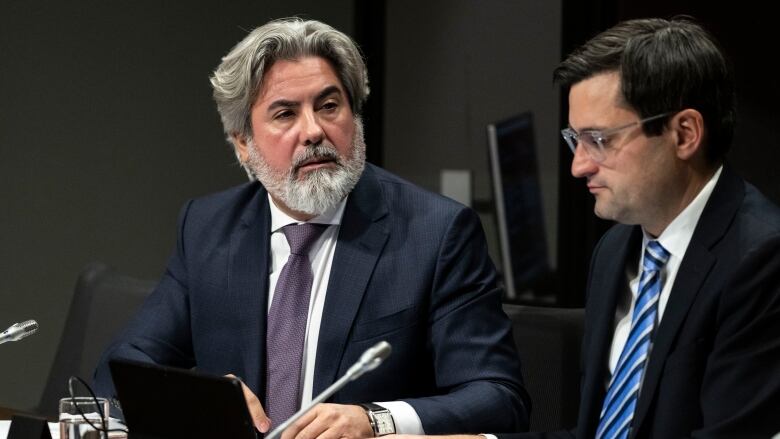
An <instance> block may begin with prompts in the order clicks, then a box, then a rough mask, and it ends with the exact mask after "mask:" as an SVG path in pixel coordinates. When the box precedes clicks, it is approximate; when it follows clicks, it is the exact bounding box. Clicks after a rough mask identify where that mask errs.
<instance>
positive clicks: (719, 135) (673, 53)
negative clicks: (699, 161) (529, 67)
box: [553, 17, 736, 163]
mask: <svg viewBox="0 0 780 439" xmlns="http://www.w3.org/2000/svg"><path fill="white" fill-rule="evenodd" d="M610 71H618V72H619V73H620V82H621V91H622V95H623V98H624V100H625V102H626V103H627V104H628V105H630V106H631V107H632V108H633V109H635V110H636V111H637V113H639V116H640V117H642V118H645V117H649V116H654V115H656V114H661V113H665V112H669V111H672V112H674V111H679V110H683V109H686V108H693V109H695V110H697V111H699V112H700V113H701V114H702V116H703V117H704V126H705V152H706V156H707V158H708V160H709V161H710V162H711V163H712V162H718V161H720V160H722V159H723V157H724V156H725V154H726V152H727V151H728V149H729V147H730V146H731V140H732V137H733V135H734V122H735V119H736V103H735V96H734V81H733V75H732V72H731V66H730V64H729V61H728V60H727V59H726V57H725V55H724V54H723V52H722V51H721V49H720V48H719V47H718V43H717V42H716V41H715V38H714V37H713V36H712V35H711V34H710V33H709V32H707V31H706V30H705V29H704V28H703V27H701V26H700V25H698V24H696V23H694V22H693V21H691V19H690V18H689V17H675V18H673V19H671V20H664V19H660V18H648V19H637V20H629V21H624V22H622V23H619V24H617V25H615V26H614V27H612V28H610V29H608V30H606V31H604V32H602V33H600V34H599V35H597V36H595V37H593V38H592V39H591V40H590V41H588V42H587V43H585V44H584V45H582V46H581V47H580V48H578V49H576V50H575V51H574V52H572V53H571V54H570V55H569V56H568V57H567V58H566V59H565V60H564V61H563V62H562V63H561V64H560V65H558V67H557V68H556V69H555V71H554V72H553V80H554V81H555V82H556V83H558V84H561V85H563V86H564V87H571V86H572V85H574V84H576V83H578V82H580V81H582V80H585V79H588V78H590V77H592V76H594V75H596V74H599V73H605V72H610ZM670 116H671V114H670ZM667 121H668V117H666V118H661V119H659V120H656V121H651V122H647V123H645V125H644V126H643V127H642V129H643V130H644V132H645V134H647V135H659V134H661V132H663V129H664V126H665V124H666V122H667Z"/></svg>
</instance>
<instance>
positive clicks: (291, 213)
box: [271, 195, 317, 222]
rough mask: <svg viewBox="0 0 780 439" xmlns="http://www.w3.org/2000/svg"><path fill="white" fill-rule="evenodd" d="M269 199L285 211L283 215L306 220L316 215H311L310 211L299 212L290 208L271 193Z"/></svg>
mask: <svg viewBox="0 0 780 439" xmlns="http://www.w3.org/2000/svg"><path fill="white" fill-rule="evenodd" d="M271 200H272V201H273V202H274V205H275V206H276V207H278V208H279V210H281V211H282V212H284V213H285V215H287V216H289V217H290V218H293V219H295V220H297V221H303V222H306V221H309V220H310V219H312V218H314V217H315V216H317V215H312V214H310V213H306V212H300V211H297V210H294V209H290V208H289V207H287V205H286V204H284V203H283V202H282V201H281V200H279V199H278V198H276V197H275V196H273V195H271Z"/></svg>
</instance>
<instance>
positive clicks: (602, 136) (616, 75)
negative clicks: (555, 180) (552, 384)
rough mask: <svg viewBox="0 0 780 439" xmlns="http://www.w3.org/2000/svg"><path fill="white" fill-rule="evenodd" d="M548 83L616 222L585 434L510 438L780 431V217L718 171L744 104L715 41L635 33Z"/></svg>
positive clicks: (595, 319)
mask: <svg viewBox="0 0 780 439" xmlns="http://www.w3.org/2000/svg"><path fill="white" fill-rule="evenodd" d="M554 78H555V81H556V82H557V83H559V84H562V85H563V86H565V87H567V88H568V89H569V127H568V128H566V129H564V130H563V131H562V134H563V138H564V139H565V140H566V142H567V143H568V145H569V147H570V149H571V151H572V152H573V153H574V160H573V162H572V167H571V171H572V174H573V175H574V176H575V177H578V178H583V179H584V180H585V182H586V184H587V187H588V189H589V190H590V192H591V193H592V194H593V196H594V197H595V212H596V215H598V216H599V217H601V218H605V219H610V220H614V221H616V222H618V223H620V224H617V225H616V226H614V227H613V228H612V229H611V230H610V231H609V232H607V234H606V235H605V236H604V237H603V238H602V239H601V241H600V242H599V243H598V245H597V247H596V249H595V252H594V254H593V259H592V263H591V269H590V274H589V280H588V285H587V304H586V322H585V336H584V340H583V346H582V347H583V349H582V356H583V359H582V363H581V364H582V367H583V369H582V382H581V387H580V389H581V399H580V411H579V419H578V425H577V426H576V427H575V428H574V429H573V430H571V431H562V432H556V433H536V434H534V433H530V434H526V435H522V434H520V435H506V437H507V438H509V437H513V436H517V437H577V438H599V439H601V438H626V437H634V438H639V437H641V438H645V437H648V438H649V437H653V438H679V437H740V438H746V437H770V436H771V435H772V434H774V433H777V432H778V431H780V417H778V414H779V413H780V210H778V208H777V207H776V206H775V205H773V204H772V203H771V202H769V201H768V200H767V199H765V198H764V197H763V196H762V195H761V194H760V193H759V192H758V191H757V190H756V189H755V188H754V187H753V186H751V185H750V184H748V183H746V182H744V181H743V180H742V179H740V178H739V177H738V176H737V175H736V174H735V173H734V171H733V170H732V169H730V168H729V166H728V165H726V164H725V160H724V156H725V154H726V151H727V150H728V148H729V144H730V142H731V138H732V132H733V125H734V119H735V104H734V96H733V83H732V77H731V73H730V72H729V68H728V65H727V62H726V60H725V58H724V55H723V54H722V53H721V51H720V50H719V49H718V48H717V46H716V43H715V42H714V39H713V38H712V37H711V36H710V35H709V34H708V33H707V32H706V31H705V30H704V29H702V28H701V27H700V26H699V25H697V24H694V23H692V22H690V21H687V20H684V19H674V20H671V21H667V20H661V19H642V20H632V21H627V22H623V23H620V24H618V25H617V26H615V27H613V28H611V29H609V30H607V31H605V32H603V33H602V34H600V35H598V36H596V37H595V38H593V39H592V40H590V41H589V42H587V43H586V44H585V45H584V46H582V47H581V48H579V49H578V50H576V51H575V52H574V53H572V54H571V55H569V57H568V58H567V59H566V60H565V61H564V62H563V63H562V64H561V65H560V66H558V68H557V69H556V70H555V72H554ZM574 357H575V355H574V353H572V361H574ZM532 396H533V395H532ZM501 437H504V435H501Z"/></svg>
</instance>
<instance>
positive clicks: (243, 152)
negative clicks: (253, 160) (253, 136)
mask: <svg viewBox="0 0 780 439" xmlns="http://www.w3.org/2000/svg"><path fill="white" fill-rule="evenodd" d="M230 140H232V141H233V146H234V147H235V150H236V157H237V158H238V161H239V163H241V164H244V163H246V159H247V157H249V141H248V137H246V136H244V135H243V134H238V133H233V134H231V135H230Z"/></svg>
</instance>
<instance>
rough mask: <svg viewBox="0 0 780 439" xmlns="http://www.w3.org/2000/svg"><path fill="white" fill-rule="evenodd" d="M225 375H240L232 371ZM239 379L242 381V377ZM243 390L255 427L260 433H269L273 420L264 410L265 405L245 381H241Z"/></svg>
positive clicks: (231, 376) (232, 376)
mask: <svg viewBox="0 0 780 439" xmlns="http://www.w3.org/2000/svg"><path fill="white" fill-rule="evenodd" d="M225 376H226V377H230V378H236V379H238V377H236V376H235V375H233V374H232V373H231V374H227V375H225ZM238 380H239V381H241V380H240V379H238ZM241 390H243V391H244V399H245V400H246V406H247V408H248V409H249V415H251V416H252V422H254V424H255V428H256V429H258V430H260V433H268V429H269V428H270V427H271V421H270V420H269V419H268V416H266V415H265V410H263V405H262V404H260V400H259V399H258V398H257V396H256V395H255V394H254V393H252V391H251V390H249V387H247V386H246V384H244V382H243V381H241Z"/></svg>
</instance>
